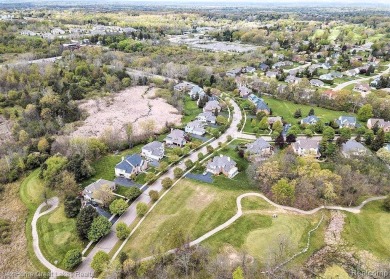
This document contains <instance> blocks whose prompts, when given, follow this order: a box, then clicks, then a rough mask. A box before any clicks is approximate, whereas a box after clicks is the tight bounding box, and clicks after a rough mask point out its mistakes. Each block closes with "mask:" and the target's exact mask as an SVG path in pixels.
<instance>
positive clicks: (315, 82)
mask: <svg viewBox="0 0 390 279" xmlns="http://www.w3.org/2000/svg"><path fill="white" fill-rule="evenodd" d="M310 84H311V85H313V86H316V87H320V86H324V85H325V84H324V82H323V81H321V80H319V79H311V80H310Z"/></svg>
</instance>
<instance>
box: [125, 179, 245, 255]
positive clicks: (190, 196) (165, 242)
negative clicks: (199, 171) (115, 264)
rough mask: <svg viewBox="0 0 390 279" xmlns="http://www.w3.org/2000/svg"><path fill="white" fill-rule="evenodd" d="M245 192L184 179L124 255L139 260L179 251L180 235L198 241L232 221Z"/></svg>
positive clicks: (159, 206)
mask: <svg viewBox="0 0 390 279" xmlns="http://www.w3.org/2000/svg"><path fill="white" fill-rule="evenodd" d="M244 192H248V189H246V190H245V189H243V188H233V187H230V186H229V185H225V186H224V187H215V186H214V185H212V184H204V183H199V182H197V181H193V180H189V179H183V180H181V181H180V182H179V183H178V184H177V185H176V186H175V187H174V188H172V189H171V191H170V192H169V193H168V194H167V195H166V196H165V197H164V199H162V200H161V202H160V203H159V204H157V205H156V207H155V208H154V209H153V211H152V212H151V214H150V215H149V216H148V217H147V218H146V219H145V221H144V222H143V223H142V224H141V226H140V227H139V228H138V230H137V231H136V232H135V233H134V235H133V237H131V238H130V240H129V242H128V243H127V244H126V246H125V247H124V251H125V252H127V253H129V255H130V256H131V257H134V258H139V257H145V256H149V255H152V254H154V253H156V251H157V250H161V251H167V250H169V249H172V248H175V247H177V238H178V234H179V233H180V234H182V235H184V236H185V237H188V238H189V239H191V240H194V239H196V238H198V237H200V236H202V235H203V234H205V233H206V232H208V231H210V230H212V229H213V228H215V227H217V226H218V225H220V224H222V223H224V222H226V221H227V220H228V219H230V218H231V217H232V216H233V215H234V214H235V213H236V211H237V207H236V198H237V196H239V195H240V194H242V193H244Z"/></svg>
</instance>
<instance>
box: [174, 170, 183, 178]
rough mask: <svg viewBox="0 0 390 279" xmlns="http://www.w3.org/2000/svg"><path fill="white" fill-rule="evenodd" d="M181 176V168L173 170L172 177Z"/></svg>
mask: <svg viewBox="0 0 390 279" xmlns="http://www.w3.org/2000/svg"><path fill="white" fill-rule="evenodd" d="M182 175H183V170H182V169H181V168H175V169H174V170H173V176H174V177H175V178H180V177H181V176H182Z"/></svg>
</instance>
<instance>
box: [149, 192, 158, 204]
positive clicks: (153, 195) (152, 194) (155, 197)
mask: <svg viewBox="0 0 390 279" xmlns="http://www.w3.org/2000/svg"><path fill="white" fill-rule="evenodd" d="M149 197H150V199H151V200H152V202H156V201H157V200H158V198H159V194H158V191H156V190H151V191H150V192H149Z"/></svg>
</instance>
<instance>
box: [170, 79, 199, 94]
mask: <svg viewBox="0 0 390 279" xmlns="http://www.w3.org/2000/svg"><path fill="white" fill-rule="evenodd" d="M194 86H195V84H193V83H190V82H187V81H183V82H180V83H178V84H176V85H175V86H173V90H175V91H178V92H184V91H189V90H191V89H192V88H193V87H194Z"/></svg>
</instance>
